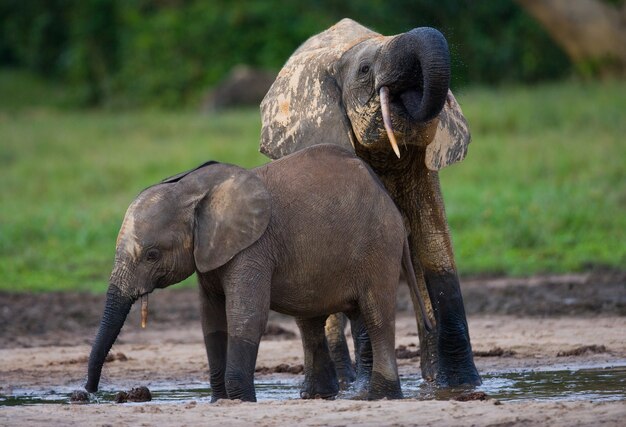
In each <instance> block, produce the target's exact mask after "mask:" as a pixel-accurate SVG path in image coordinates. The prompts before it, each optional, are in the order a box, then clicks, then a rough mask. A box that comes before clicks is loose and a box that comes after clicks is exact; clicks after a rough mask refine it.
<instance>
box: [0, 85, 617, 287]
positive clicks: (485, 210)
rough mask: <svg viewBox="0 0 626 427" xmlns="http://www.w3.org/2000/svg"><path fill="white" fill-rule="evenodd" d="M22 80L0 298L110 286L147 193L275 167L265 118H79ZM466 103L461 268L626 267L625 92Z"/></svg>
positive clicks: (7, 154)
mask: <svg viewBox="0 0 626 427" xmlns="http://www.w3.org/2000/svg"><path fill="white" fill-rule="evenodd" d="M9 77H10V76H9ZM9 77H7V75H1V74H0V181H1V182H2V190H0V289H7V290H69V289H79V290H93V291H102V290H104V289H105V287H106V282H107V278H108V274H109V272H110V269H111V266H112V262H113V254H114V245H115V238H116V235H117V231H118V228H119V225H120V223H121V220H122V217H123V215H124V211H125V210H126V207H127V206H128V204H129V202H130V201H131V200H132V199H133V197H134V196H135V195H136V194H137V193H138V192H139V191H140V190H141V189H143V188H144V187H146V186H148V185H150V184H152V183H154V182H156V181H158V180H159V179H161V178H163V177H165V176H168V175H171V174H174V173H177V172H179V171H181V170H184V169H187V168H191V167H194V166H195V165H197V164H199V163H201V162H202V161H204V160H207V159H216V160H221V161H226V162H232V163H237V164H240V165H242V166H246V167H251V166H255V165H259V164H262V163H264V162H265V161H266V159H265V158H264V157H263V156H261V155H260V154H258V134H259V128H260V123H259V117H258V113H257V111H256V110H248V111H236V112H231V113H225V114H221V115H217V116H206V115H201V114H199V113H196V112H181V113H171V112H170V113H168V112H136V111H135V112H102V111H72V110H67V109H63V108H62V107H58V106H59V105H61V106H62V105H63V103H64V96H66V95H65V94H64V92H63V90H61V89H59V88H47V87H45V86H41V87H39V86H37V91H36V92H37V93H31V92H32V91H33V90H32V89H31V88H33V87H35V86H36V85H35V84H34V83H33V84H31V85H29V84H27V83H24V82H23V81H20V83H19V85H17V86H22V88H21V89H20V90H16V89H15V87H16V85H15V84H13V83H12V81H14V80H15V75H13V77H10V78H9ZM458 95H459V96H458V98H459V100H460V102H461V104H462V105H463V107H464V111H465V113H466V115H467V117H468V120H469V121H470V125H471V127H472V130H473V142H472V145H471V146H470V153H469V155H468V158H467V159H466V160H465V161H464V162H462V163H460V164H458V165H455V166H453V167H450V168H447V169H445V170H444V171H442V173H441V176H442V185H443V188H444V194H445V198H446V204H447V209H448V215H449V219H450V225H451V228H452V231H453V237H454V243H455V250H456V253H457V262H458V264H459V268H460V270H461V273H463V274H478V273H504V274H513V275H526V274H532V273H537V272H562V271H577V270H584V269H586V268H589V267H590V266H597V265H602V266H611V267H622V268H623V266H624V265H626V245H625V244H624V242H625V241H626V231H625V230H626V215H625V213H626V169H625V168H624V161H625V160H624V159H626V143H625V142H624V140H623V135H624V134H626V84H624V83H606V84H585V85H582V84H577V83H563V84H554V85H549V86H541V87H535V88H512V89H507V90H504V89H502V90H491V89H476V90H468V91H465V92H462V93H459V94H458ZM24 99H27V100H28V101H27V102H26V101H24ZM51 105H52V107H51Z"/></svg>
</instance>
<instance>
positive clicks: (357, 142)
mask: <svg viewBox="0 0 626 427" xmlns="http://www.w3.org/2000/svg"><path fill="white" fill-rule="evenodd" d="M449 83H450V59H449V52H448V46H447V43H446V40H445V38H444V37H443V35H442V34H441V33H440V32H439V31H437V30H435V29H433V28H416V29H414V30H411V31H409V32H407V33H403V34H399V35H397V36H389V37H384V36H381V35H380V34H378V33H375V32H373V31H371V30H369V29H367V28H365V27H363V26H362V25H360V24H358V23H356V22H354V21H352V20H350V19H343V20H342V21H340V22H339V23H337V24H336V25H334V26H333V27H331V28H329V29H328V30H326V31H324V32H322V33H320V34H318V35H316V36H314V37H311V38H310V39H309V40H307V41H306V42H305V43H304V44H303V45H302V46H301V47H300V48H299V49H298V50H296V51H295V52H294V54H293V55H292V56H291V57H290V58H289V60H288V61H287V63H286V64H285V66H284V67H283V69H282V70H281V72H280V73H279V75H278V77H277V79H276V81H275V82H274V84H273V85H272V87H271V88H270V90H269V91H268V93H267V95H266V96H265V98H264V99H263V102H262V103H261V115H262V122H263V129H262V136H261V152H263V153H264V154H266V155H267V156H269V157H271V158H279V157H282V156H284V155H286V154H289V153H291V152H294V151H297V150H299V149H300V148H303V147H307V146H310V145H314V144H316V143H320V142H327V143H336V144H339V145H344V146H346V148H351V149H353V150H354V149H363V150H376V151H380V150H383V151H385V150H387V151H391V150H393V151H394V152H395V153H396V155H397V156H398V157H400V156H401V151H400V149H399V148H398V146H397V143H400V145H401V146H402V145H416V146H420V147H424V148H425V149H426V155H425V159H424V161H425V164H426V166H427V167H428V168H429V169H431V170H439V169H440V168H442V167H444V166H447V165H449V164H451V163H454V162H457V161H460V160H462V159H463V158H464V157H465V155H466V153H467V146H468V144H469V142H470V134H469V130H468V127H467V122H466V121H465V118H464V117H463V114H462V112H461V109H460V107H459V105H458V103H457V102H456V100H455V98H454V96H453V95H452V92H450V91H449ZM396 141H397V142H396ZM350 146H351V147H350Z"/></svg>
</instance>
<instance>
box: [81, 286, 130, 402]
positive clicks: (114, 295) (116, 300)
mask: <svg viewBox="0 0 626 427" xmlns="http://www.w3.org/2000/svg"><path fill="white" fill-rule="evenodd" d="M134 302H135V299H134V298H131V297H127V296H124V295H122V293H121V291H120V290H119V288H118V287H117V286H115V285H110V286H109V290H108V292H107V299H106V304H105V307H104V313H103V314H102V320H101V321H100V328H99V330H98V335H96V340H95V342H94V343H93V346H92V348H91V354H90V355H89V364H88V367H87V384H85V390H87V391H88V392H90V393H94V392H96V391H98V384H99V383H100V375H101V374H102V365H104V360H105V359H106V357H107V354H109V350H111V347H112V346H113V343H114V342H115V340H116V339H117V336H118V335H119V333H120V330H121V329H122V326H124V321H125V320H126V316H128V312H129V311H130V308H131V306H132V305H133V303H134Z"/></svg>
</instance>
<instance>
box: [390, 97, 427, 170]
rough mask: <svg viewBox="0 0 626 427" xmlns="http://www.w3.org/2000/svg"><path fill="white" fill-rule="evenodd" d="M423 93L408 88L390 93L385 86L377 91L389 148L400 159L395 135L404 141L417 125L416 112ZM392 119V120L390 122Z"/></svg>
mask: <svg viewBox="0 0 626 427" xmlns="http://www.w3.org/2000/svg"><path fill="white" fill-rule="evenodd" d="M422 95H423V92H422V90H421V89H419V88H409V89H406V90H404V91H401V92H395V93H394V92H392V91H391V90H389V88H388V87H387V86H381V88H380V90H379V99H380V110H381V115H382V118H383V125H384V127H385V132H386V133H387V138H388V140H389V143H390V144H391V147H392V149H393V151H394V153H395V154H396V156H398V158H400V150H399V148H398V143H397V140H396V134H400V135H402V136H404V138H403V139H406V136H408V134H411V130H413V128H415V127H416V125H417V124H419V121H418V120H417V116H418V112H419V110H420V105H421V102H422ZM392 118H393V120H392Z"/></svg>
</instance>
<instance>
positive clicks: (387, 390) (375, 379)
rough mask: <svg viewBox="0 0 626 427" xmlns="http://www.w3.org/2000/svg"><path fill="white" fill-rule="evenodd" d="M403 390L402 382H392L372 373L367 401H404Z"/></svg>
mask: <svg viewBox="0 0 626 427" xmlns="http://www.w3.org/2000/svg"><path fill="white" fill-rule="evenodd" d="M402 397H403V396H402V390H401V388H400V380H399V379H398V378H396V379H395V380H390V379H387V378H385V377H384V376H383V375H381V374H379V373H378V372H373V373H372V379H371V381H370V387H369V391H368V393H367V400H379V399H390V400H391V399H402Z"/></svg>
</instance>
